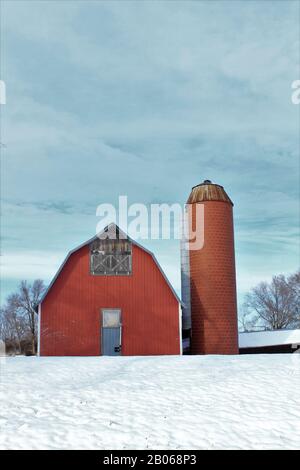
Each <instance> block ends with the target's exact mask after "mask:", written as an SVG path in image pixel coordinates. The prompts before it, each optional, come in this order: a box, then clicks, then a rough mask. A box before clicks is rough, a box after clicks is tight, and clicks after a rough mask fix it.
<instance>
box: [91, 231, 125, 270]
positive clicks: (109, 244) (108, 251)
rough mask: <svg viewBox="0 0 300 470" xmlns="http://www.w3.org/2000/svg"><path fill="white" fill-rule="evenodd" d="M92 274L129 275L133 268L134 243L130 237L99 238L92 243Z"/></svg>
mask: <svg viewBox="0 0 300 470" xmlns="http://www.w3.org/2000/svg"><path fill="white" fill-rule="evenodd" d="M90 268H91V274H94V275H102V276H105V275H106V276H111V275H114V276H127V275H129V274H131V270H132V243H131V242H130V241H129V240H128V239H115V240H112V239H109V238H106V239H104V240H102V239H99V238H97V239H96V240H94V241H93V242H92V243H91V245H90Z"/></svg>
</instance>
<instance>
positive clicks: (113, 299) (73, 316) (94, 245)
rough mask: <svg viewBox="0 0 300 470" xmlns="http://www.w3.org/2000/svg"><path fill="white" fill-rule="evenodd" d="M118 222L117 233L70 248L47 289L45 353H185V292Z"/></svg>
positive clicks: (42, 309) (42, 329) (42, 310)
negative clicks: (180, 293) (175, 287)
mask: <svg viewBox="0 0 300 470" xmlns="http://www.w3.org/2000/svg"><path fill="white" fill-rule="evenodd" d="M111 228H113V229H115V230H116V234H117V236H116V239H110V238H102V237H101V236H100V237H99V236H95V237H94V238H92V239H91V240H88V241H87V242H86V243H84V244H82V245H80V246H79V247H77V248H75V249H74V250H72V251H70V253H69V254H68V256H67V257H66V259H65V261H64V262H63V264H62V266H61V267H60V269H59V271H58V273H57V274H56V276H55V277H54V279H53V280H52V282H51V284H50V286H49V288H48V289H47V291H46V293H45V294H44V296H43V298H42V300H41V303H40V305H39V354H40V355H41V356H99V355H125V356H131V355H157V354H181V305H180V300H179V298H178V297H177V295H176V293H175V291H174V290H173V288H172V287H171V285H170V283H169V281H168V280H167V278H166V276H165V274H164V273H163V271H162V269H161V268H160V266H159V264H158V262H157V260H156V259H155V257H154V255H153V254H152V253H151V252H149V251H148V250H146V249H145V248H143V247H142V246H141V245H139V244H138V243H136V242H135V241H133V240H132V239H130V238H129V237H127V236H126V235H124V233H123V232H121V230H119V229H118V228H117V227H116V226H114V225H112V226H110V229H111ZM103 233H104V232H103Z"/></svg>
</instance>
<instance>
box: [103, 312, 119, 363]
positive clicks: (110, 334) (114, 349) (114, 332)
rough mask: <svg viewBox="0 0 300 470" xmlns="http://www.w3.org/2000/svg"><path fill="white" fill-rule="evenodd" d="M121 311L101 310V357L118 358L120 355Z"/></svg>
mask: <svg viewBox="0 0 300 470" xmlns="http://www.w3.org/2000/svg"><path fill="white" fill-rule="evenodd" d="M121 334H122V330H121V310H119V309H111V308H109V309H103V310H102V335H101V337H102V342H101V343H102V355H103V356H120V354H121Z"/></svg>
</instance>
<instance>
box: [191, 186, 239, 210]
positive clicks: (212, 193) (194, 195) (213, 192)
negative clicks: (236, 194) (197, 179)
mask: <svg viewBox="0 0 300 470" xmlns="http://www.w3.org/2000/svg"><path fill="white" fill-rule="evenodd" d="M204 201H222V202H229V203H230V204H231V205H233V202H232V200H231V199H230V197H229V196H228V194H227V193H226V191H225V189H224V188H223V186H220V185H219V184H215V183H213V182H212V181H211V180H204V181H203V183H200V184H197V185H196V186H193V188H192V192H191V194H190V196H189V198H188V200H187V204H193V203H194V202H204Z"/></svg>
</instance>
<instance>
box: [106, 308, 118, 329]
mask: <svg viewBox="0 0 300 470" xmlns="http://www.w3.org/2000/svg"><path fill="white" fill-rule="evenodd" d="M120 323H121V311H120V310H102V324H103V327H104V328H116V327H119V326H120Z"/></svg>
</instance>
